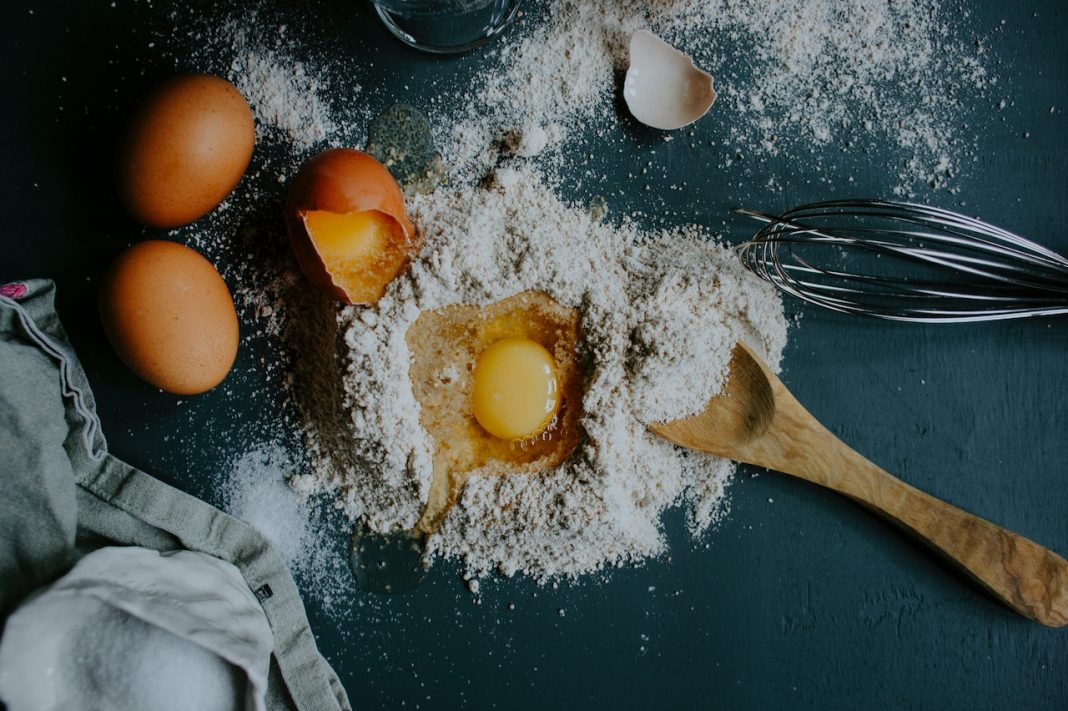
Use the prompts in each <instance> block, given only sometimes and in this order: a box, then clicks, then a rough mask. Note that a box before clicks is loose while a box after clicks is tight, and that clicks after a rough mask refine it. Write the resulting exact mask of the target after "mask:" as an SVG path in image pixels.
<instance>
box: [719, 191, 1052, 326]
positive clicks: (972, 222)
mask: <svg viewBox="0 0 1068 711" xmlns="http://www.w3.org/2000/svg"><path fill="white" fill-rule="evenodd" d="M735 212H736V213H738V214H740V215H746V216H748V217H752V218H755V219H757V220H760V221H762V222H765V223H767V224H766V225H765V226H764V227H763V228H762V229H761V230H760V232H758V233H757V234H756V236H755V237H753V239H751V240H750V241H748V242H745V243H744V244H741V245H738V247H737V248H736V249H737V252H738V255H739V257H740V258H741V260H742V262H743V263H744V264H745V265H746V266H747V267H748V268H749V269H751V270H752V271H753V272H755V273H756V274H758V275H759V276H761V277H762V278H764V279H766V280H768V281H770V282H771V283H773V284H774V285H775V286H777V287H778V288H779V289H780V290H781V291H783V292H785V293H787V294H790V295H792V296H796V297H798V298H800V299H804V300H805V301H807V302H809V303H812V304H816V305H818V306H823V307H825V308H828V309H832V310H834V311H839V312H843V313H852V314H863V315H867V316H875V317H878V318H884V319H890V320H894V321H920V322H928V323H955V322H956V323H959V322H965V321H994V320H999V319H1011V318H1026V317H1029V316H1052V315H1056V314H1066V313H1068V259H1065V258H1064V257H1062V256H1061V255H1059V254H1057V253H1056V252H1053V251H1050V250H1049V249H1046V248H1045V247H1043V246H1041V245H1039V244H1035V243H1034V242H1031V241H1030V240H1027V239H1024V238H1023V237H1020V236H1019V235H1016V234H1013V233H1012V232H1009V231H1007V230H1003V229H1001V228H999V227H995V226H993V225H989V224H987V223H985V222H982V221H980V220H977V219H975V218H972V217H967V216H965V215H961V214H958V213H956V212H951V211H949V210H943V209H941V208H937V207H927V206H924V205H917V204H913V203H902V202H888V201H881V200H834V201H829V202H818V203H811V204H808V205H802V206H800V207H795V208H793V209H792V210H789V211H788V212H786V213H784V214H782V215H768V214H765V213H761V212H755V211H753V210H745V209H737V210H735Z"/></svg>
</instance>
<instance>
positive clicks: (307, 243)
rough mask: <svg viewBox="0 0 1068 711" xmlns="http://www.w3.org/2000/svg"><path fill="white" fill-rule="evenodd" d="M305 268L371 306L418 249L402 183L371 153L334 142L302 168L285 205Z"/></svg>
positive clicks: (323, 283)
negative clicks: (340, 145) (332, 146)
mask: <svg viewBox="0 0 1068 711" xmlns="http://www.w3.org/2000/svg"><path fill="white" fill-rule="evenodd" d="M286 226H287V227H288V229H289V239H290V243H291V244H292V246H293V251H294V253H295V254H296V257H297V261H298V262H299V263H300V267H301V269H302V270H303V271H304V273H305V274H306V275H307V276H308V278H309V279H310V280H311V281H312V283H314V284H316V285H317V286H320V287H322V288H323V289H325V290H326V291H328V292H329V293H330V294H332V295H333V296H334V297H335V298H337V299H339V300H341V301H343V302H345V303H349V304H372V303H374V302H376V301H378V299H379V298H381V296H382V294H383V293H385V291H386V287H387V286H388V285H389V283H390V282H391V281H392V280H393V279H394V278H395V277H396V276H397V275H398V274H400V273H401V271H403V270H404V268H405V266H407V264H408V261H409V260H410V259H411V257H412V256H413V255H414V254H415V253H416V252H417V251H418V249H419V239H418V236H417V235H416V232H415V227H414V226H413V225H412V223H411V221H410V220H409V219H408V215H407V213H406V212H405V209H404V196H403V195H402V194H401V190H400V187H399V186H398V185H397V181H396V180H394V179H393V176H392V175H390V173H389V171H388V170H387V169H386V167H385V166H384V165H382V164H381V163H379V162H378V161H377V160H375V159H374V158H373V157H372V156H370V155H368V154H366V153H364V152H362V151H357V150H354V149H351V148H336V149H334V150H329V151H326V152H324V153H320V154H319V155H317V156H315V157H314V158H312V159H311V160H309V161H308V162H307V163H305V164H304V166H303V167H302V168H301V169H300V172H299V173H297V176H296V177H295V178H294V179H293V183H292V185H290V188H289V199H288V202H287V204H286Z"/></svg>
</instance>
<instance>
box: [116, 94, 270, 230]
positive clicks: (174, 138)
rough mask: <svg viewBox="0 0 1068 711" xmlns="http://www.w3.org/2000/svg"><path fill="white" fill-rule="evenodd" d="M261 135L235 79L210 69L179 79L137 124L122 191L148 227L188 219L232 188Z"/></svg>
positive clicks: (123, 162)
mask: <svg viewBox="0 0 1068 711" xmlns="http://www.w3.org/2000/svg"><path fill="white" fill-rule="evenodd" d="M255 140H256V128H255V125H254V123H253V120H252V111H251V110H250V109H249V106H248V102H247V101H245V97H243V96H242V95H241V93H240V92H239V91H238V90H237V89H236V88H234V85H233V84H231V83H230V82H228V81H226V80H225V79H222V78H220V77H216V76H209V75H204V74H191V75H182V76H178V77H175V78H174V79H172V80H170V81H169V82H167V83H165V84H164V85H162V86H161V87H159V88H158V89H157V90H156V91H155V92H154V93H153V94H152V95H151V96H150V97H149V98H148V99H147V100H146V101H145V103H144V104H143V105H142V107H141V109H140V111H138V113H137V114H136V116H135V118H134V120H133V121H132V123H131V125H130V129H129V133H128V134H127V137H126V142H125V146H124V148H123V150H122V152H121V153H120V155H119V165H118V175H119V193H120V194H121V196H122V198H123V201H124V202H125V203H126V205H127V207H128V209H129V210H130V212H131V213H132V214H133V216H134V217H135V218H137V219H138V220H140V221H141V222H144V223H145V224H146V225H151V226H153V227H177V226H179V225H184V224H187V223H189V222H192V221H193V220H195V219H197V218H198V217H200V216H202V215H204V214H206V213H208V212H210V211H211V210H213V209H214V208H215V207H216V206H217V205H218V204H219V203H221V202H222V201H223V200H224V199H226V196H227V195H229V194H230V192H231V191H233V189H234V187H236V186H237V184H238V182H240V180H241V176H242V175H244V174H245V169H246V168H247V167H248V163H249V160H250V159H251V158H252V147H253V144H254V143H255Z"/></svg>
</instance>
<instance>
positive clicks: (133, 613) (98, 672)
mask: <svg viewBox="0 0 1068 711" xmlns="http://www.w3.org/2000/svg"><path fill="white" fill-rule="evenodd" d="M272 648H273V640H272V637H271V630H270V627H269V626H268V624H267V618H266V616H265V615H264V614H263V610H262V609H261V608H260V605H259V603H258V602H257V601H256V598H255V597H254V596H253V594H252V592H251V591H250V590H249V589H248V586H247V585H246V584H245V581H244V579H243V578H242V577H241V573H240V572H239V571H238V569H237V568H236V567H234V566H233V565H231V564H230V563H227V562H225V561H222V560H219V559H217V558H213V557H211V556H208V555H204V554H202V553H196V552H193V551H175V552H169V553H158V552H156V551H153V550H148V549H145V548H136V547H124V548H102V549H100V550H98V551H95V552H93V553H91V554H89V555H87V556H86V557H85V558H83V559H82V560H81V561H79V562H78V564H77V565H75V566H74V568H73V569H72V570H71V571H70V572H69V573H67V575H65V576H64V577H62V578H60V579H59V580H58V581H57V582H56V583H55V584H53V585H52V586H51V587H49V588H47V589H45V590H44V591H43V592H40V593H38V594H37V595H35V596H33V597H31V598H30V599H29V600H27V601H26V602H25V603H23V605H22V606H21V607H19V609H18V610H16V611H15V613H14V614H12V615H11V617H10V618H9V619H8V621H7V625H6V627H5V629H4V636H3V639H2V640H0V699H2V700H3V701H4V702H5V703H6V704H7V705H8V708H9V709H10V711H23V710H24V709H25V710H26V711H30V710H33V711H46V710H50V709H70V708H94V709H114V710H115V711H122V710H125V709H139V710H140V709H157V710H159V711H170V710H171V709H174V710H175V711H177V710H179V709H197V710H198V711H211V710H213V709H245V710H246V711H263V710H264V708H265V706H264V694H265V692H266V689H267V673H268V669H269V667H270V657H271V651H272Z"/></svg>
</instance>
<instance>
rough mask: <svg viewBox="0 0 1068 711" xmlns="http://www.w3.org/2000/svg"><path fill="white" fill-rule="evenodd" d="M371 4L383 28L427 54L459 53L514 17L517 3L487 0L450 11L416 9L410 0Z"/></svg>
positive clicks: (496, 33)
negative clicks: (478, 5) (486, 0)
mask: <svg viewBox="0 0 1068 711" xmlns="http://www.w3.org/2000/svg"><path fill="white" fill-rule="evenodd" d="M371 4H372V5H373V6H374V8H375V12H376V13H377V14H378V17H379V19H381V20H382V24H384V25H385V26H386V29H388V30H389V31H390V32H391V33H393V35H394V36H395V37H396V38H397V39H399V40H400V41H401V42H403V43H404V44H406V45H408V46H409V47H412V48H413V49H417V50H419V51H421V52H429V53H431V54H459V53H462V52H467V51H470V50H472V49H474V48H476V47H479V46H481V45H483V44H485V43H486V42H489V41H490V40H492V39H494V38H496V37H497V36H499V35H500V34H501V33H502V32H503V31H504V30H505V29H507V27H508V26H509V25H510V24H511V23H512V21H513V20H515V18H516V16H517V15H518V13H519V4H520V3H519V0H491V1H489V2H485V3H482V4H481V6H480V7H476V8H475V9H468V10H453V11H445V10H438V9H435V10H432V11H419V10H418V9H412V8H413V6H418V5H419V3H418V2H411V0H407V1H405V0H400V1H398V0H372V3H371ZM428 4H430V5H438V6H440V5H442V4H448V3H441V2H437V3H433V2H431V3H428ZM457 4H458V5H463V4H464V3H462V2H460V3H457ZM474 4H476V5H477V3H474ZM466 5H467V6H468V7H469V6H470V5H472V3H471V2H467V3H466Z"/></svg>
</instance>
